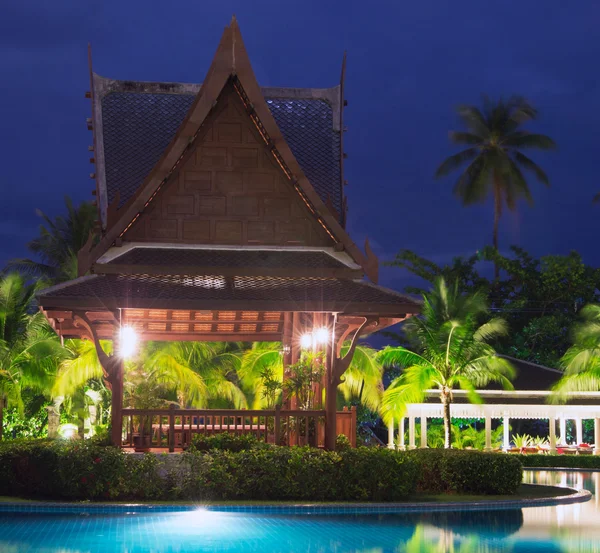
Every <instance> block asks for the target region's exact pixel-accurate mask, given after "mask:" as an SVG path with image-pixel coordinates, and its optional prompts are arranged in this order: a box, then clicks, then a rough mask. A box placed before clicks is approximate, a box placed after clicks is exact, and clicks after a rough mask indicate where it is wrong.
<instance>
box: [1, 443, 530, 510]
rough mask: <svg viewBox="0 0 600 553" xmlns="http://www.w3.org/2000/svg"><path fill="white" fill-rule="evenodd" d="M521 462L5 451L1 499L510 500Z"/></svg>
mask: <svg viewBox="0 0 600 553" xmlns="http://www.w3.org/2000/svg"><path fill="white" fill-rule="evenodd" d="M521 476H522V468H521V465H520V463H519V460H518V459H517V458H516V457H513V456H508V455H498V454H486V453H478V452H462V451H460V452H459V451H443V450H436V451H427V450H425V451H413V452H396V451H392V450H389V449H383V448H358V449H346V450H343V451H339V452H328V451H322V450H319V449H314V448H308V447H275V446H265V445H264V444H258V443H257V442H254V441H253V440H251V439H250V440H249V439H247V438H237V437H234V436H225V437H223V436H221V437H219V438H218V439H217V438H216V437H215V439H210V440H208V441H207V440H204V441H202V440H197V441H196V442H195V444H194V446H193V447H191V448H190V450H189V451H188V452H186V453H184V454H182V455H170V456H168V455H163V456H156V455H152V454H147V455H130V454H126V453H123V452H122V451H121V450H119V449H116V448H112V447H106V446H100V445H97V444H94V443H91V442H67V443H64V442H63V443H59V442H41V441H35V442H16V443H5V444H2V445H0V495H5V496H20V497H43V498H53V499H71V500H73V499H78V500H80V499H89V500H110V499H119V500H128V499H129V500H130V499H161V500H177V499H191V500H199V501H208V500H236V499H246V500H302V501H400V500H402V499H405V498H406V497H408V496H411V495H413V494H414V493H415V492H421V493H472V494H510V493H514V492H515V491H516V489H517V488H518V486H519V485H520V483H521Z"/></svg>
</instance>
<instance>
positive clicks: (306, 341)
mask: <svg viewBox="0 0 600 553" xmlns="http://www.w3.org/2000/svg"><path fill="white" fill-rule="evenodd" d="M312 343H313V337H312V334H303V335H302V337H301V338H300V346H301V347H302V349H309V348H311V347H312Z"/></svg>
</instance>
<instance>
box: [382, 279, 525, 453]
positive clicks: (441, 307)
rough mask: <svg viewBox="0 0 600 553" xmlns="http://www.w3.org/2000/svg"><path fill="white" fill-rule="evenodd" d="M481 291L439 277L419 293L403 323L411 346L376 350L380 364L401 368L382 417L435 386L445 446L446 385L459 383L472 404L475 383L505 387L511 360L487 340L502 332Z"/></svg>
mask: <svg viewBox="0 0 600 553" xmlns="http://www.w3.org/2000/svg"><path fill="white" fill-rule="evenodd" d="M487 315H488V308H487V305H486V300H485V296H483V295H482V294H480V293H475V294H472V295H468V296H465V295H462V294H461V293H460V292H459V290H458V286H457V285H456V283H454V284H453V285H451V286H447V285H446V282H445V281H444V279H439V280H437V281H436V283H435V285H434V289H433V290H432V291H431V292H430V293H429V294H426V295H424V296H423V308H422V313H421V315H420V316H418V317H412V318H410V319H409V320H408V322H406V323H405V325H404V329H405V333H406V336H407V338H408V340H409V342H410V343H411V344H412V348H411V349H408V348H405V347H402V346H398V347H390V346H388V347H386V348H385V349H384V350H383V351H382V352H381V353H380V359H381V361H382V362H383V364H384V365H388V366H389V365H397V366H401V367H402V368H403V371H402V374H401V375H400V377H399V378H397V379H395V380H394V381H393V382H392V383H391V384H390V386H389V387H388V388H387V389H386V390H385V392H384V394H383V401H382V411H383V415H384V418H388V417H392V416H393V417H394V418H399V417H400V416H404V412H405V410H406V405H407V404H409V403H421V402H422V401H423V400H424V398H425V395H426V393H427V390H429V389H431V388H436V389H437V390H439V392H440V400H441V402H442V404H443V420H444V444H445V447H447V448H449V447H450V445H451V436H450V429H451V417H450V404H451V402H452V390H453V389H454V388H455V387H460V388H462V389H464V390H466V392H467V397H468V399H469V400H470V401H471V402H473V403H481V402H482V399H481V397H480V396H479V394H478V393H477V388H479V387H481V386H485V385H486V384H488V383H489V382H499V383H501V384H502V385H503V386H504V387H505V388H507V389H511V388H512V385H511V383H510V379H511V378H513V376H514V369H513V367H512V365H511V364H510V363H509V362H508V361H507V360H506V359H503V358H501V357H498V356H497V355H496V351H495V349H494V348H493V347H492V346H491V345H490V342H491V341H492V340H493V339H495V338H496V337H498V336H502V335H504V334H505V333H506V332H507V327H506V323H505V322H504V320H503V319H498V318H494V319H490V320H488V321H487V322H485V323H483V324H480V323H479V321H480V320H481V319H482V318H484V317H486V316H487Z"/></svg>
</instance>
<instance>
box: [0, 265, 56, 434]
mask: <svg viewBox="0 0 600 553" xmlns="http://www.w3.org/2000/svg"><path fill="white" fill-rule="evenodd" d="M39 288H40V285H39V283H34V284H26V283H25V282H24V280H23V278H22V277H21V276H20V275H18V274H16V273H11V274H7V275H5V276H4V277H2V278H1V279H0V422H1V420H2V416H1V415H2V412H1V410H2V406H3V404H4V402H5V401H7V404H8V406H14V407H17V409H18V410H19V411H21V412H22V411H23V408H24V406H23V399H22V392H23V389H24V388H29V389H32V390H36V391H38V392H42V393H46V392H48V390H49V388H50V386H51V382H52V378H53V375H54V372H55V370H56V365H57V362H58V361H57V360H59V359H60V357H61V356H62V347H61V345H60V341H59V340H58V337H57V336H56V334H55V333H54V331H53V330H52V328H51V327H50V325H49V324H48V322H47V321H46V318H45V317H44V315H43V314H42V313H41V312H36V311H34V299H35V293H36V291H37V290H38V289H39ZM1 437H2V425H1V424H0V438H1Z"/></svg>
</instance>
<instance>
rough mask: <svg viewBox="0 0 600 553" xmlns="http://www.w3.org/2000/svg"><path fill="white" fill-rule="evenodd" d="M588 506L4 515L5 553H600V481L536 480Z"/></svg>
mask: <svg viewBox="0 0 600 553" xmlns="http://www.w3.org/2000/svg"><path fill="white" fill-rule="evenodd" d="M525 481H526V482H529V483H540V484H562V485H566V486H570V487H576V488H586V489H588V490H590V491H591V492H592V493H594V497H593V498H592V500H591V501H588V502H587V503H580V504H575V505H565V506H556V507H539V508H537V507H536V508H527V509H519V510H506V511H493V510H492V511H489V510H488V511H475V512H473V511H471V512H460V511H453V512H450V513H420V514H404V515H380V516H378V515H368V516H318V517H317V516H306V515H305V516H285V515H268V516H267V515H252V514H237V513H219V512H212V511H205V510H202V509H198V510H197V511H188V512H183V513H164V514H149V515H144V514H140V515H102V516H81V515H77V516H75V515H39V514H27V515H18V514H10V515H9V514H0V553H96V552H98V553H116V552H119V553H121V552H123V553H142V552H144V553H171V552H172V553H191V552H194V553H196V552H201V553H203V552H207V553H208V552H211V553H212V552H220V553H404V552H405V553H418V552H427V553H443V552H455V553H478V552H485V553H494V552H509V551H510V552H515V553H518V552H528V551H531V552H538V551H539V552H542V551H548V552H573V553H575V552H589V553H591V552H598V553H600V505H599V494H598V491H600V490H599V485H600V473H587V472H576V473H562V472H550V471H547V472H546V471H541V472H527V473H526V475H525Z"/></svg>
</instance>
